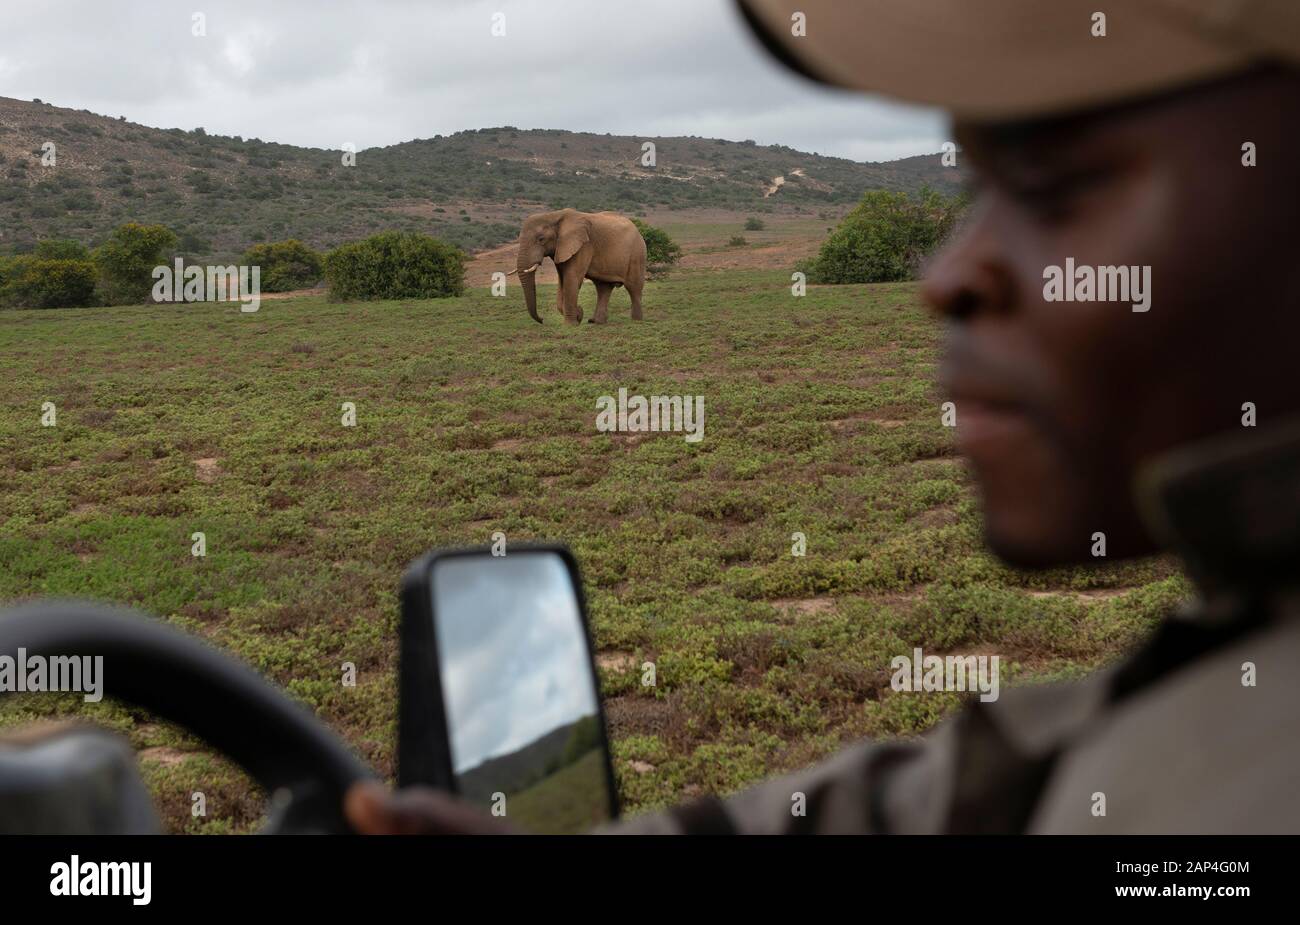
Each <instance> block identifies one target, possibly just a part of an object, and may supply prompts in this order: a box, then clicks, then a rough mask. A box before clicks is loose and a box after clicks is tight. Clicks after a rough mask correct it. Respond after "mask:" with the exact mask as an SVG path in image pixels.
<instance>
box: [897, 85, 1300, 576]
mask: <svg viewBox="0 0 1300 925" xmlns="http://www.w3.org/2000/svg"><path fill="white" fill-rule="evenodd" d="M1298 125H1300V78H1298V77H1297V76H1296V75H1295V74H1293V73H1291V72H1273V71H1267V72H1259V73H1255V74H1251V75H1246V76H1239V77H1237V78H1234V79H1232V80H1228V81H1224V82H1221V83H1218V84H1215V85H1212V86H1207V87H1204V88H1199V89H1195V90H1189V91H1184V92H1182V93H1180V94H1178V95H1176V96H1172V97H1168V98H1165V99H1163V100H1160V101H1156V102H1150V103H1145V104H1142V105H1138V106H1131V107H1126V108H1122V109H1114V110H1109V111H1104V112H1100V113H1096V114H1089V115H1086V116H1081V117H1077V118H1072V119H1069V120H1060V121H1057V122H1055V123H1051V124H1048V123H1036V124H1032V125H1031V124H1025V125H1014V126H981V125H972V124H959V125H958V126H957V132H956V134H957V139H958V142H959V143H960V145H961V147H962V149H963V152H964V153H963V156H964V157H966V158H967V166H968V167H969V168H971V169H972V170H973V171H974V174H975V176H976V178H977V188H978V196H977V199H976V202H975V205H974V207H973V208H972V210H971V214H970V217H969V219H968V221H967V223H966V225H965V227H964V229H963V231H962V232H961V233H960V235H959V237H958V238H957V239H956V240H955V241H954V242H953V243H952V244H951V245H950V246H949V247H948V248H947V249H946V250H945V251H944V252H943V253H942V254H940V255H939V256H938V257H937V258H936V259H935V261H934V263H933V265H932V267H931V268H930V271H929V273H928V275H927V280H926V283H925V286H924V290H923V291H924V294H925V297H926V299H927V300H928V301H929V302H930V303H931V304H932V305H933V307H934V308H935V309H936V311H937V312H938V313H940V314H941V315H942V317H943V318H944V319H945V320H946V322H947V329H948V330H947V334H948V337H947V351H946V356H945V359H944V363H943V366H942V369H941V373H940V384H941V392H942V400H951V401H953V402H954V403H955V405H956V413H957V439H958V444H959V446H960V448H961V450H962V452H963V453H964V454H965V455H966V456H967V457H968V458H969V459H970V461H971V463H972V465H973V467H974V470H975V474H976V477H977V479H978V482H979V484H980V488H981V492H982V496H983V504H984V512H985V526H986V532H987V538H988V541H989V544H990V545H991V546H992V548H993V549H994V551H995V552H997V553H998V554H999V555H1000V556H1002V557H1003V558H1004V559H1006V560H1007V561H1009V562H1012V563H1014V564H1018V565H1024V566H1048V565H1057V564H1065V563H1070V562H1079V561H1092V555H1091V548H1092V546H1093V534H1095V533H1098V532H1100V533H1104V534H1105V536H1106V552H1107V555H1108V556H1110V557H1116V556H1128V555H1138V554H1144V553H1148V552H1151V551H1154V544H1153V541H1152V540H1151V538H1150V537H1149V536H1148V534H1147V532H1146V530H1145V529H1144V528H1143V526H1142V525H1141V524H1140V522H1139V520H1138V517H1137V514H1136V511H1135V507H1134V502H1133V498H1132V494H1131V491H1132V480H1133V476H1134V474H1135V472H1136V470H1137V468H1138V467H1139V466H1140V464H1141V463H1142V462H1144V461H1146V460H1148V459H1150V458H1151V457H1153V456H1155V455H1157V454H1159V453H1160V452H1161V451H1164V450H1166V449H1169V448H1172V447H1174V446H1177V445H1179V444H1183V443H1186V442H1188V441H1192V440H1195V439H1198V438H1202V437H1205V436H1208V435H1211V434H1216V433H1220V432H1225V431H1229V432H1231V431H1237V432H1240V429H1241V428H1242V415H1243V410H1242V405H1243V403H1245V402H1253V403H1254V404H1255V406H1256V408H1257V414H1258V421H1259V426H1260V427H1266V426H1268V424H1269V423H1270V422H1273V421H1276V420H1278V419H1279V418H1281V417H1282V416H1283V415H1285V414H1287V413H1290V412H1295V411H1297V410H1300V363H1297V362H1296V359H1295V358H1296V354H1297V343H1298V341H1297V336H1298V335H1300V272H1298V271H1297V267H1300V233H1298V229H1297V209H1296V203H1297V202H1300V171H1297V170H1296V169H1295V167H1294V155H1295V151H1296V150H1297V148H1298V147H1300V129H1297V126H1298ZM1246 142H1252V143H1254V145H1255V149H1256V152H1257V154H1256V156H1257V159H1258V166H1254V167H1248V166H1243V164H1242V157H1243V151H1242V146H1243V144H1245V143H1246ZM1067 258H1073V261H1074V264H1075V265H1076V266H1090V267H1099V266H1127V267H1138V268H1142V267H1150V273H1149V277H1148V279H1149V292H1148V293H1146V297H1147V298H1148V299H1149V300H1150V307H1149V310H1148V311H1145V312H1135V311H1133V310H1132V307H1131V303H1132V302H1133V301H1136V300H1135V299H1133V298H1130V299H1129V300H1127V301H1123V302H1119V301H1111V302H1099V301H1093V302H1086V301H1072V302H1067V301H1050V302H1049V301H1047V299H1046V298H1045V297H1044V270H1045V268H1047V267H1051V266H1056V267H1061V268H1062V270H1064V268H1065V267H1066V260H1067ZM1139 272H1141V271H1140V270H1139ZM1066 283H1067V285H1070V284H1072V283H1071V280H1069V279H1068V278H1067V280H1066Z"/></svg>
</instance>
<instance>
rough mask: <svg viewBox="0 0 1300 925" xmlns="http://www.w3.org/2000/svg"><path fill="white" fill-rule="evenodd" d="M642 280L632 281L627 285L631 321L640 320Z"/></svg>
mask: <svg viewBox="0 0 1300 925" xmlns="http://www.w3.org/2000/svg"><path fill="white" fill-rule="evenodd" d="M643 285H644V280H634V281H632V282H630V283H627V294H628V295H630V296H631V297H632V320H633V321H640V320H641V287H642V286H643Z"/></svg>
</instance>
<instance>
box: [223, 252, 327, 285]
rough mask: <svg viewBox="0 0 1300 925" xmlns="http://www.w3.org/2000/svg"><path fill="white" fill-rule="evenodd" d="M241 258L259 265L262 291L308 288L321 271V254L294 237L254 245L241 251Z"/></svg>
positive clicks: (321, 273) (315, 281) (322, 263)
mask: <svg viewBox="0 0 1300 925" xmlns="http://www.w3.org/2000/svg"><path fill="white" fill-rule="evenodd" d="M241 262H242V263H243V264H244V265H246V266H250V267H252V266H257V267H261V268H262V269H261V278H262V291H263V292H291V291H292V290H294V289H307V288H308V287H311V286H314V285H316V283H318V282H319V281H320V280H321V277H322V276H323V274H324V261H323V259H322V258H321V255H320V254H319V253H317V252H316V251H314V250H312V249H311V248H310V247H308V246H307V245H306V244H303V243H302V242H301V241H299V240H296V239H293V240H289V241H277V242H275V243H274V244H257V245H254V246H253V247H250V248H249V249H248V250H247V251H245V252H244V256H243V259H242V261H241Z"/></svg>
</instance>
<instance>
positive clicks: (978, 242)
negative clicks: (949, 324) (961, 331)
mask: <svg viewBox="0 0 1300 925" xmlns="http://www.w3.org/2000/svg"><path fill="white" fill-rule="evenodd" d="M971 212H972V214H971V215H970V217H969V218H968V219H967V221H966V223H965V224H964V225H963V227H962V228H961V229H960V230H959V231H958V232H957V234H956V235H954V236H953V238H951V239H950V240H949V242H948V244H947V245H945V246H944V247H943V248H942V249H941V250H940V251H939V252H938V253H937V254H935V255H934V257H932V258H931V259H930V261H929V263H928V264H927V265H926V268H925V274H924V278H923V280H922V283H921V298H922V299H924V300H925V302H926V304H927V305H929V307H930V309H931V310H932V311H933V312H934V313H935V314H937V315H939V316H940V317H941V318H943V319H946V320H951V321H966V320H969V319H970V317H971V316H973V315H975V314H976V313H977V312H988V311H1005V310H1007V308H1008V307H1009V306H1010V304H1011V293H1012V288H1013V287H1012V284H1011V274H1010V271H1009V269H1008V267H1007V264H1006V262H1005V260H1004V259H1003V258H1002V256H1001V253H1000V250H999V248H998V245H997V239H996V237H995V236H994V235H993V234H992V232H991V229H990V228H989V227H988V224H987V221H986V219H985V217H984V216H983V215H982V214H980V212H981V210H980V209H979V207H978V206H976V207H975V208H973V209H972V210H971Z"/></svg>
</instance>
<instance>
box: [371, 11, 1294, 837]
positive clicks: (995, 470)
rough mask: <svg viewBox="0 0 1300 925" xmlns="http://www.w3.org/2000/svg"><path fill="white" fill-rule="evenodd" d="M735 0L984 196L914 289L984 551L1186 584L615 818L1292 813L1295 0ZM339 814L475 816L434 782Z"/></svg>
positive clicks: (803, 828) (622, 828)
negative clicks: (1117, 643) (937, 330)
mask: <svg viewBox="0 0 1300 925" xmlns="http://www.w3.org/2000/svg"><path fill="white" fill-rule="evenodd" d="M742 6H743V9H744V12H745V16H746V19H747V21H748V22H749V23H750V25H751V26H752V27H753V28H754V30H755V31H756V32H757V34H758V35H759V36H760V38H761V39H762V41H763V42H764V43H765V44H766V45H767V46H768V47H769V48H770V49H771V50H773V51H774V52H775V53H776V54H777V55H778V56H779V57H780V58H781V59H782V60H784V61H785V62H786V63H788V64H790V65H791V66H792V67H795V68H796V69H798V70H800V71H802V72H804V73H805V74H807V75H810V76H813V77H814V78H816V79H821V80H824V81H827V82H831V83H835V84H839V85H843V86H848V87H854V88H858V89H864V90H873V91H882V92H886V93H889V94H891V95H894V96H898V97H901V98H903V99H907V100H912V101H918V102H925V103H935V104H940V105H943V106H945V107H947V108H948V109H949V110H950V111H951V112H952V114H953V118H954V128H955V131H954V134H955V138H956V140H957V142H958V143H959V145H960V149H961V154H960V156H961V157H963V158H965V159H966V163H967V165H968V166H969V167H970V168H972V170H973V172H974V174H975V175H976V177H977V179H978V184H979V190H978V197H977V201H976V203H975V205H974V207H973V209H972V213H971V214H970V216H969V218H968V220H967V222H966V223H965V225H964V227H963V229H962V231H961V233H960V235H959V236H958V238H957V239H956V240H955V241H954V242H953V243H951V244H950V245H949V246H948V247H947V249H946V250H945V251H944V252H943V253H942V254H941V255H939V256H937V257H936V259H935V260H934V262H933V265H932V267H931V268H930V270H929V273H928V278H927V281H926V283H925V285H924V288H923V294H924V297H925V299H926V300H927V301H928V302H929V303H930V305H932V306H933V308H934V310H935V311H936V312H937V313H938V314H939V315H940V316H941V317H942V319H943V320H944V321H945V323H946V328H947V340H946V351H945V359H944V362H943V366H942V370H941V375H940V385H941V391H942V392H943V394H944V397H945V398H946V399H948V400H951V401H953V402H954V403H955V405H956V409H957V431H958V442H959V445H960V448H961V450H962V452H963V453H964V454H965V455H966V456H967V457H968V458H969V459H970V461H971V464H972V466H973V468H974V471H975V474H976V477H977V481H978V484H979V488H980V492H981V496H982V501H983V509H984V516H985V529H986V535H987V540H988V543H989V545H990V546H991V548H992V549H993V550H994V551H995V552H996V553H997V554H998V555H1000V556H1001V557H1002V558H1003V559H1005V560H1006V561H1008V562H1010V563H1013V564H1016V565H1020V566H1027V567H1048V566H1061V565H1074V564H1092V563H1096V562H1098V561H1106V560H1108V559H1113V558H1115V557H1119V556H1137V555H1145V554H1149V553H1152V552H1156V551H1157V550H1160V549H1169V550H1172V551H1174V552H1175V553H1176V554H1178V555H1179V556H1180V557H1181V559H1182V560H1183V562H1184V564H1185V567H1186V569H1187V571H1188V573H1189V574H1190V576H1191V577H1192V578H1193V579H1194V580H1195V581H1196V583H1197V585H1198V590H1199V592H1200V599H1199V600H1198V601H1197V602H1195V604H1194V605H1191V606H1189V607H1188V608H1187V609H1186V612H1183V613H1180V614H1175V615H1171V617H1170V618H1169V619H1168V620H1167V621H1166V622H1165V623H1164V624H1163V625H1162V626H1161V628H1160V629H1159V630H1158V631H1157V632H1156V633H1155V635H1154V636H1153V638H1152V639H1150V640H1149V641H1148V643H1147V644H1146V645H1145V646H1144V647H1143V648H1142V649H1141V650H1140V651H1139V652H1137V653H1135V654H1134V655H1133V656H1132V657H1131V658H1130V659H1129V660H1128V661H1127V662H1125V663H1124V664H1122V665H1120V666H1118V667H1116V668H1113V669H1110V670H1106V671H1103V672H1100V673H1098V674H1096V675H1094V676H1092V677H1090V678H1088V679H1087V680H1085V681H1083V682H1080V683H1075V684H1069V685H1055V686H1042V687H1026V688H1020V689H1016V690H1012V691H1009V692H1005V693H1004V694H1003V696H1002V698H1001V699H1000V700H999V701H998V702H996V703H993V704H982V703H978V702H973V703H972V704H971V705H970V706H969V707H968V708H967V709H966V710H965V711H963V712H962V713H960V714H959V715H957V716H956V717H954V718H953V719H952V720H950V721H948V722H946V723H944V724H943V725H942V726H941V727H940V728H939V729H937V730H936V731H935V732H934V733H933V734H932V735H931V736H929V737H928V738H927V739H926V740H925V741H922V742H908V743H896V744H883V745H874V744H865V745H860V746H857V747H854V748H851V749H849V750H847V751H844V752H842V753H840V754H839V755H837V756H836V757H834V758H832V759H831V760H830V761H827V762H826V763H825V764H822V765H820V766H818V767H816V768H813V769H811V770H808V771H804V772H799V773H796V774H792V775H790V776H787V777H784V778H781V779H779V780H775V781H771V782H769V783H766V784H763V785H761V786H759V787H756V788H754V789H752V790H749V791H746V792H744V793H741V794H739V795H736V796H733V797H731V798H729V799H727V800H725V801H722V800H716V799H706V800H703V801H697V802H695V803H693V804H689V805H687V806H684V807H680V808H678V809H676V810H673V811H670V812H668V813H666V814H663V815H657V816H649V817H644V818H641V819H634V820H631V821H630V822H627V823H624V824H622V825H619V826H614V827H611V829H610V830H611V831H618V832H731V831H735V832H771V833H781V832H790V833H793V832H828V833H835V832H931V833H942V832H950V833H965V832H1040V833H1048V832H1058V833H1060V832H1079V833H1101V832H1110V833H1119V832H1126V833H1133V832H1148V833H1182V832H1207V833H1226V832H1291V833H1294V832H1300V792H1297V789H1296V782H1297V781H1300V670H1297V668H1298V667H1300V665H1298V663H1300V571H1298V569H1297V564H1300V378H1297V370H1296V368H1295V367H1294V366H1293V365H1292V364H1293V362H1294V359H1293V358H1294V356H1295V353H1296V347H1297V344H1300V259H1297V252H1298V251H1300V234H1298V233H1297V224H1296V223H1297V212H1296V204H1297V203H1300V171H1297V169H1296V163H1295V152H1296V151H1297V150H1300V70H1297V68H1298V67H1300V4H1295V3H1294V2H1291V0H1239V2H1229V0H1218V2H1216V0H1127V2H1124V3H1122V4H1119V3H1117V4H1104V3H1099V2H1097V0H1089V2H1087V3H1083V2H1079V0H1053V2H1050V3H1044V2H1041V0H982V2H979V3H971V2H969V0H871V2H861V0H859V2H855V3H844V2H830V0H826V2H812V0H803V2H800V0H794V2H791V0H787V2H784V3H783V2H778V0H745V2H744V3H743V4H742ZM1107 6H1109V7H1110V9H1106V8H1105V7H1107ZM1099 8H1101V9H1099ZM800 33H803V34H800ZM1081 268H1082V269H1081ZM1099 542H1100V543H1102V544H1104V549H1105V554H1106V559H1101V560H1099V558H1098V556H1097V555H1096V552H1097V550H1098V549H1099V548H1103V547H1101V546H1099V545H1098V544H1099ZM798 794H802V795H803V798H804V800H805V801H806V802H805V805H806V814H805V815H796V814H795V813H794V812H792V806H793V805H795V802H796V795H798ZM348 811H349V815H350V818H351V820H352V822H353V824H354V825H355V826H356V827H357V828H358V829H359V830H361V831H367V832H381V831H387V832H395V831H422V832H445V831H486V830H491V829H492V825H491V823H490V822H487V821H485V820H482V819H480V817H478V816H477V815H476V814H473V813H471V812H469V811H467V810H465V809H464V808H462V807H458V806H456V805H455V804H454V803H452V802H451V801H450V800H449V799H448V798H446V797H443V796H440V795H436V794H430V793H428V792H409V793H404V794H398V795H395V796H392V797H387V796H385V795H384V794H383V792H382V791H381V790H374V789H371V790H357V791H354V792H353V793H352V794H350V796H349V801H348Z"/></svg>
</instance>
